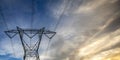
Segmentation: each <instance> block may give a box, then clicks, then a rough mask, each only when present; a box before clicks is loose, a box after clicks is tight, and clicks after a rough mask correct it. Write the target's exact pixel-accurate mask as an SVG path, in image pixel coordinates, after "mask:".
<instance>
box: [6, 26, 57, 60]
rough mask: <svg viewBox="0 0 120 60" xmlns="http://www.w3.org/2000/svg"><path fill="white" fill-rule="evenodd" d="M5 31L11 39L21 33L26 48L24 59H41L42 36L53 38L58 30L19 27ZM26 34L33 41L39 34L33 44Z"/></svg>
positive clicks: (23, 45)
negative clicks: (27, 40) (25, 37)
mask: <svg viewBox="0 0 120 60" xmlns="http://www.w3.org/2000/svg"><path fill="white" fill-rule="evenodd" d="M5 33H6V35H7V36H8V37H9V38H10V39H12V38H13V37H15V36H16V35H17V34H18V35H19V37H20V40H21V43H22V47H23V50H24V56H23V60H40V57H39V51H38V50H39V46H40V43H41V39H42V36H43V35H45V36H46V37H47V38H49V39H51V38H52V37H53V36H54V35H55V34H56V32H54V31H50V30H46V29H45V28H44V27H43V28H41V29H22V28H19V27H17V30H8V31H5ZM25 35H26V36H27V37H28V38H30V39H29V41H31V39H32V38H33V37H35V36H37V37H38V39H37V41H36V42H35V43H34V44H33V45H31V44H29V43H27V42H26V39H24V36H25ZM32 43H33V42H32Z"/></svg>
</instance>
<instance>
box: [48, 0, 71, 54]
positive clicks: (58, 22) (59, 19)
mask: <svg viewBox="0 0 120 60" xmlns="http://www.w3.org/2000/svg"><path fill="white" fill-rule="evenodd" d="M72 1H73V0H72ZM72 1H70V2H69V0H68V1H67V2H69V3H68V4H66V5H65V6H64V8H63V11H62V13H61V15H60V16H59V18H58V21H57V23H56V25H55V28H54V30H53V31H56V30H57V28H58V26H59V24H60V22H61V20H62V18H63V16H64V13H65V11H66V8H67V7H68V6H69V4H70V5H71V3H72ZM50 42H51V39H50V40H49V41H48V45H47V49H46V51H47V52H46V54H47V53H48V50H49V47H50Z"/></svg>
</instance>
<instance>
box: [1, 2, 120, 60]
mask: <svg viewBox="0 0 120 60" xmlns="http://www.w3.org/2000/svg"><path fill="white" fill-rule="evenodd" d="M119 2H120V1H119V0H34V16H33V18H34V20H33V21H32V20H31V17H32V0H0V7H1V10H2V13H3V14H4V18H5V21H6V24H7V25H8V29H9V30H10V29H17V28H16V26H19V27H20V28H23V29H24V28H25V29H27V28H29V29H30V28H31V22H32V23H33V24H32V25H33V26H32V28H33V29H40V28H42V27H45V28H46V29H49V30H51V31H54V30H55V32H57V34H56V35H55V36H54V37H53V38H52V39H51V42H50V46H49V50H48V51H47V55H46V48H47V44H48V41H49V39H48V38H46V37H44V36H43V39H42V43H41V45H40V50H39V56H40V59H41V60H107V59H111V60H114V59H116V60H119V59H120V58H119V56H120V38H119V37H120V35H119V34H120V29H119V28H120V24H119V23H120V20H119V19H120V17H119V16H120V10H119V9H120V3H119ZM0 13H1V12H0ZM58 22H60V23H58ZM56 25H58V26H57V28H56ZM55 28H56V29H55ZM6 30H7V27H6V25H5V24H4V20H3V17H2V15H0V60H22V57H23V49H22V45H21V42H20V39H19V35H17V36H15V38H13V39H12V41H13V44H12V45H13V48H11V42H10V39H9V38H8V36H7V35H6V34H5V33H4V31H6ZM13 49H14V53H13Z"/></svg>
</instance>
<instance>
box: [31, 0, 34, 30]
mask: <svg viewBox="0 0 120 60" xmlns="http://www.w3.org/2000/svg"><path fill="white" fill-rule="evenodd" d="M31 10H32V14H31V24H30V25H31V28H33V22H34V14H35V0H32V7H31Z"/></svg>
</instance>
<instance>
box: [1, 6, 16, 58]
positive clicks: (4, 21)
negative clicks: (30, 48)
mask: <svg viewBox="0 0 120 60" xmlns="http://www.w3.org/2000/svg"><path fill="white" fill-rule="evenodd" d="M0 15H1V17H2V20H3V23H4V25H5V26H6V28H7V30H9V28H8V25H7V22H6V19H5V16H4V13H3V10H2V7H1V6H0ZM10 42H11V47H12V50H13V55H14V56H16V54H15V50H14V45H13V41H12V38H10Z"/></svg>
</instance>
